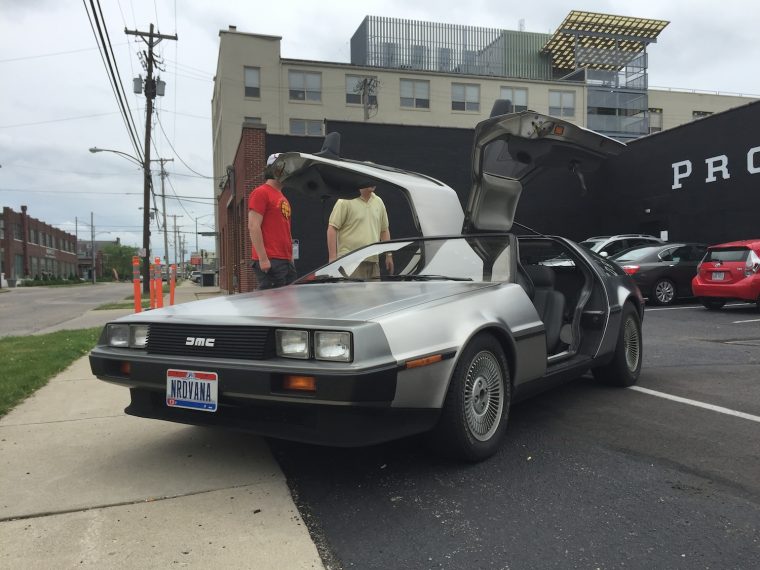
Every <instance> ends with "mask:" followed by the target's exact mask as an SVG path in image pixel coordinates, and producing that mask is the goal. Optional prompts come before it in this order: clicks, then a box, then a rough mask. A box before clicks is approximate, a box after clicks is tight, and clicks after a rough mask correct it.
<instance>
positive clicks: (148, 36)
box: [124, 24, 177, 294]
mask: <svg viewBox="0 0 760 570" xmlns="http://www.w3.org/2000/svg"><path fill="white" fill-rule="evenodd" d="M124 33H125V34H127V35H128V36H139V37H140V38H142V40H143V41H144V42H145V44H146V45H147V46H148V51H147V53H146V52H143V54H144V55H145V68H146V69H145V71H146V72H147V75H146V77H145V157H144V161H145V162H143V194H144V196H143V249H144V250H145V257H143V293H146V294H147V293H149V292H150V217H149V212H150V186H151V178H150V127H151V119H152V118H153V99H155V98H156V81H155V79H153V66H154V65H155V60H154V58H153V48H154V47H156V45H158V43H159V42H160V41H161V40H177V35H176V34H175V35H173V36H168V35H164V34H159V33H154V32H153V24H151V25H150V31H149V32H140V31H138V30H128V29H127V28H124Z"/></svg>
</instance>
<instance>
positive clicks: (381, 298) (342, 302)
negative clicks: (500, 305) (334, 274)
mask: <svg viewBox="0 0 760 570" xmlns="http://www.w3.org/2000/svg"><path fill="white" fill-rule="evenodd" d="M493 286H494V284H492V283H463V282H458V281H433V282H408V283H393V284H390V283H340V284H335V283H312V284H303V285H291V286H288V287H282V288H279V289H270V290H266V291H256V292H253V293H245V294H242V295H230V296H226V297H215V298H213V299H207V300H204V301H194V302H191V303H183V304H181V305H174V306H172V307H166V308H163V309H158V310H154V311H146V312H142V313H136V314H132V315H128V316H126V317H122V318H121V319H119V321H120V322H151V321H158V322H161V323H167V324H170V323H172V322H176V323H178V324H179V323H192V324H219V325H238V326H246V325H272V324H275V323H277V324H281V325H284V324H289V323H290V324H293V325H300V326H307V325H309V324H317V323H321V324H323V325H324V324H329V323H331V322H332V323H341V322H346V321H349V322H359V321H373V320H376V319H378V318H380V317H382V316H383V315H387V314H389V313H393V312H396V311H400V310H402V309H408V308H410V307H414V306H417V305H420V304H423V303H427V302H431V301H435V300H437V299H441V298H446V297H450V296H452V295H458V294H462V293H467V292H470V291H475V290H477V289H483V288H486V287H493ZM337 315H340V316H337Z"/></svg>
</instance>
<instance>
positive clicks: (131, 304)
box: [93, 299, 150, 311]
mask: <svg viewBox="0 0 760 570" xmlns="http://www.w3.org/2000/svg"><path fill="white" fill-rule="evenodd" d="M140 304H141V305H142V308H143V309H147V308H148V307H150V299H148V300H146V299H142V300H141V301H140ZM134 308H135V302H134V301H128V302H127V301H121V302H119V303H106V304H104V305H100V306H99V307H95V309H93V310H95V311H108V310H111V309H134Z"/></svg>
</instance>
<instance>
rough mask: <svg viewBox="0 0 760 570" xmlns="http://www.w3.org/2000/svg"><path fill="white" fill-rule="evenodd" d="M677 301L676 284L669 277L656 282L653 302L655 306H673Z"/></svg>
mask: <svg viewBox="0 0 760 570" xmlns="http://www.w3.org/2000/svg"><path fill="white" fill-rule="evenodd" d="M675 300H676V284H675V283H673V282H672V281H671V280H670V279H668V278H667V277H663V278H661V279H658V280H657V281H655V284H654V286H653V287H652V302H653V303H654V304H655V305H660V306H665V305H672V304H673V302H674V301H675Z"/></svg>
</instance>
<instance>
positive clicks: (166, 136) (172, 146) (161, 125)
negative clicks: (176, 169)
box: [156, 114, 224, 180]
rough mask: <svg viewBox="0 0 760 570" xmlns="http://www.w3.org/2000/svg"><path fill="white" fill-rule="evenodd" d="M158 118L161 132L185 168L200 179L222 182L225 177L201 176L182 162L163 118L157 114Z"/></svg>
mask: <svg viewBox="0 0 760 570" xmlns="http://www.w3.org/2000/svg"><path fill="white" fill-rule="evenodd" d="M156 118H157V120H158V126H159V127H161V132H162V133H163V134H164V138H165V139H166V142H167V143H169V147H171V149H172V150H173V151H174V156H176V157H177V158H178V159H179V161H180V162H181V163H182V164H184V165H185V168H187V169H188V170H189V171H190V172H192V173H193V174H197V175H198V176H199V177H201V178H206V179H208V180H222V179H223V178H224V176H217V177H214V176H206V175H205V174H201V173H200V172H198V171H196V170H193V169H192V168H190V165H188V164H187V163H186V162H185V161H184V160H182V157H181V156H180V155H179V153H178V152H177V149H175V148H174V145H173V144H172V141H170V140H169V135H167V134H166V131H165V130H164V125H163V124H162V123H161V117H159V116H158V114H156Z"/></svg>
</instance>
